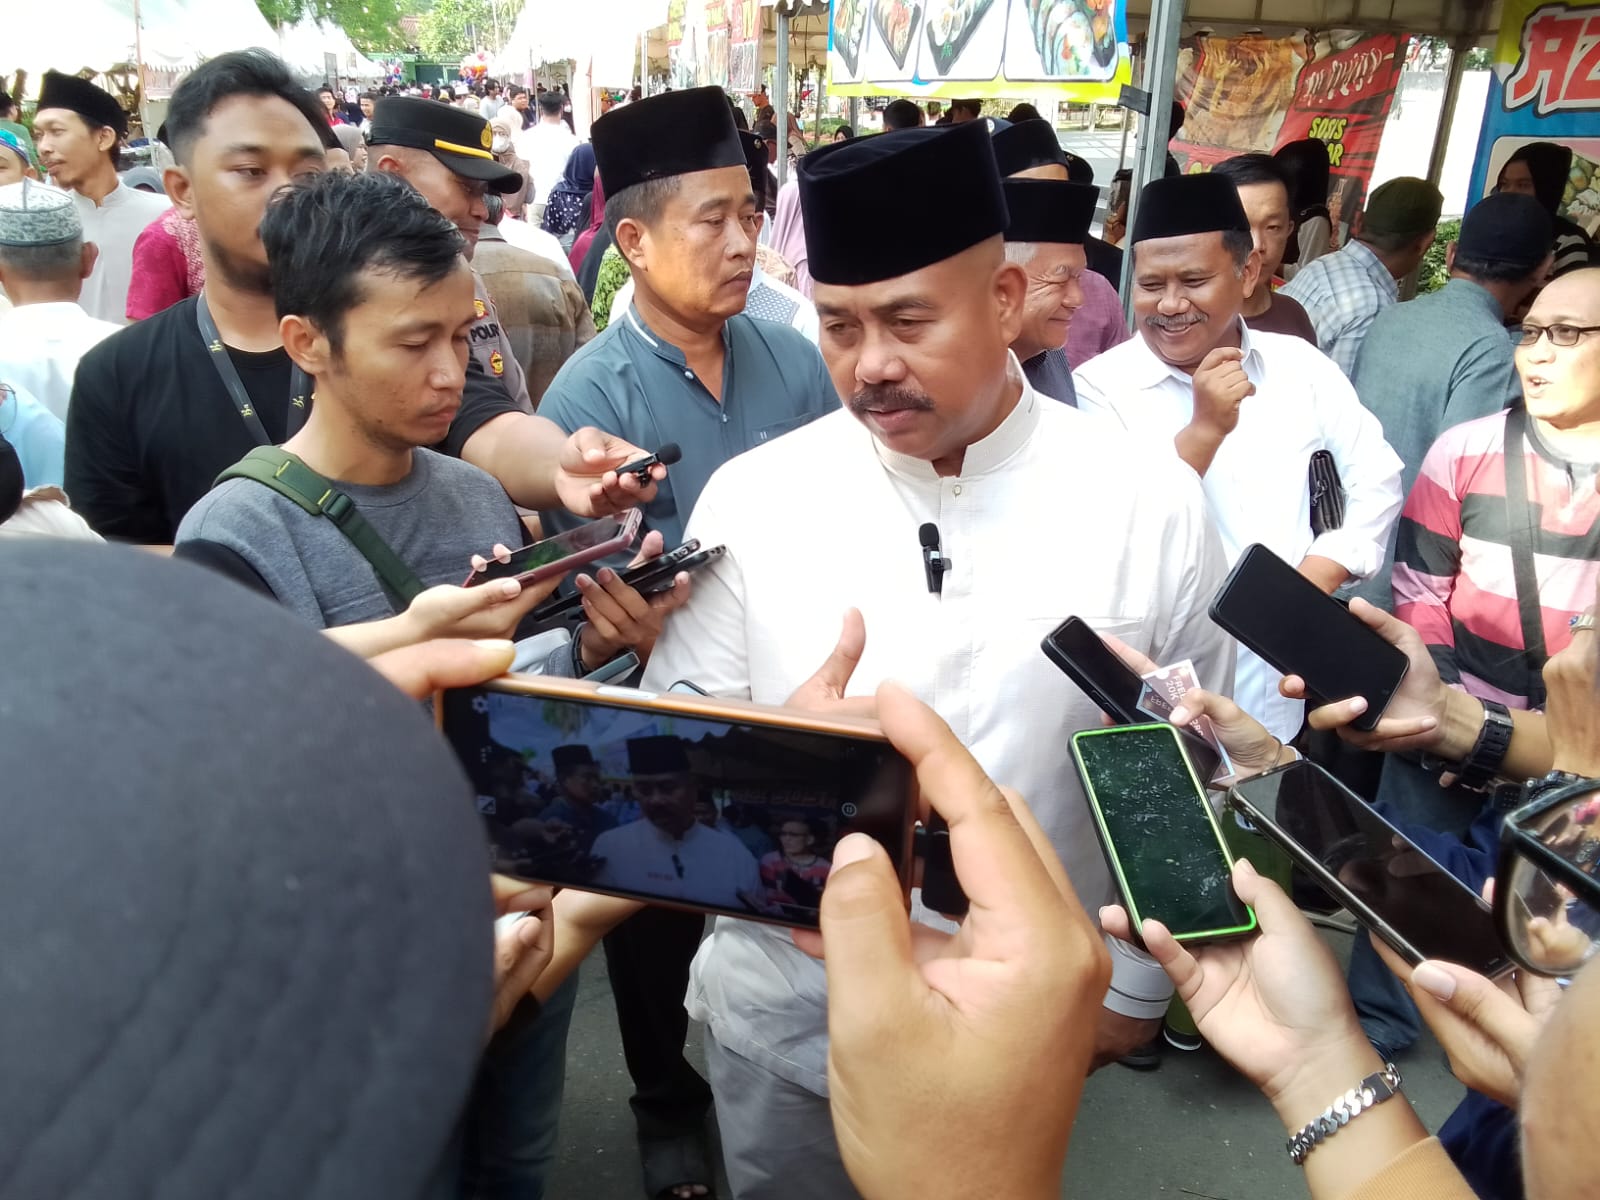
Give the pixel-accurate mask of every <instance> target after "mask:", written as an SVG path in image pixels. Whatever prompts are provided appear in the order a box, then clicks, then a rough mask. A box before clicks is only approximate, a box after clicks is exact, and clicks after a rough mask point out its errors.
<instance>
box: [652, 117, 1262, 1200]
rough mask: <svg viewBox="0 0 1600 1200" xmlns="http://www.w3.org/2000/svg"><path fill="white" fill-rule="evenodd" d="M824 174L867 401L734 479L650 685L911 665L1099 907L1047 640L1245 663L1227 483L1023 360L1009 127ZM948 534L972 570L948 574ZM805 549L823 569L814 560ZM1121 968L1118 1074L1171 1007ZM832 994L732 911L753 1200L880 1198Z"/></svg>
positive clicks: (814, 197)
mask: <svg viewBox="0 0 1600 1200" xmlns="http://www.w3.org/2000/svg"><path fill="white" fill-rule="evenodd" d="M799 181H800V189H801V196H802V200H803V211H804V214H805V224H806V242H807V246H808V249H809V252H810V263H811V272H812V276H813V278H814V279H815V281H816V290H815V299H816V303H817V309H818V312H819V314H820V315H821V318H822V351H823V354H824V356H825V358H826V360H827V364H828V369H829V372H830V375H831V377H832V383H833V386H834V388H835V389H836V391H837V394H838V395H839V396H841V397H843V399H844V403H845V410H844V411H840V412H836V413H830V414H828V415H827V416H825V417H822V418H820V419H819V420H817V421H815V422H813V423H812V424H810V425H808V426H807V427H806V428H804V429H801V430H798V431H797V432H795V433H792V434H789V435H786V436H785V437H783V438H781V439H778V440H777V441H775V442H773V443H772V444H770V445H764V446H760V447H757V448H756V449H754V450H752V451H750V452H749V453H748V454H745V455H742V456H740V457H739V458H736V459H734V460H733V461H731V462H729V463H728V464H726V465H725V466H724V467H722V468H721V469H720V470H719V471H718V472H717V473H716V474H715V475H714V476H713V477H712V479H711V481H710V483H708V484H707V486H706V489H705V491H704V493H703V494H702V496H701V499H700V503H699V505H698V506H697V507H696V510H695V514H694V517H693V519H692V520H691V522H690V527H689V532H690V534H691V535H692V536H694V537H697V538H699V539H701V541H702V542H704V543H707V544H710V543H711V542H717V543H723V544H726V545H727V547H728V551H727V554H726V555H725V556H724V557H723V559H722V560H721V561H720V562H719V563H717V564H716V565H715V566H713V567H711V568H710V569H709V570H707V571H705V572H702V574H701V576H700V582H699V583H698V584H697V586H696V589H695V596H694V598H693V599H692V600H691V601H690V602H689V604H687V605H686V606H685V607H684V609H683V610H682V611H681V612H679V613H677V614H675V616H674V618H673V620H672V622H670V623H669V624H668V626H667V628H666V629H665V631H664V633H663V636H662V639H661V641H660V642H658V643H657V646H656V650H655V653H654V655H653V656H652V659H651V662H650V665H649V667H648V669H647V672H646V676H645V683H646V686H651V687H654V686H661V687H664V686H666V685H667V684H668V683H670V682H671V681H672V680H674V679H678V678H682V677H685V676H688V677H691V678H693V679H694V680H695V682H696V683H698V684H700V685H701V686H703V687H705V688H706V689H707V690H709V691H710V692H712V693H713V694H715V695H721V696H732V697H748V698H750V699H754V700H757V701H761V702H766V703H779V704H781V703H785V702H789V703H793V704H796V705H801V706H805V705H824V706H832V705H837V704H839V703H840V702H841V701H842V702H843V703H844V704H846V705H848V706H850V707H853V708H856V709H862V708H865V707H866V706H867V705H868V704H869V703H870V702H869V701H868V700H866V697H868V696H870V694H871V693H872V691H873V689H874V688H875V687H876V685H877V684H878V683H879V682H880V681H881V680H883V679H885V678H887V677H890V676H893V677H895V678H896V679H899V680H900V681H902V682H904V683H905V684H907V685H908V686H909V687H910V688H911V689H912V690H913V691H914V692H915V693H916V694H917V695H919V696H920V697H921V698H922V699H924V700H926V701H927V702H929V703H930V704H932V705H933V707H934V708H935V709H937V710H938V711H939V713H940V714H941V715H942V716H943V717H944V718H945V720H946V721H948V722H949V724H950V726H951V728H952V729H953V730H954V732H955V734H956V736H957V737H958V738H959V739H961V741H962V742H964V743H965V744H966V745H968V746H969V747H971V748H972V750H973V753H974V754H975V756H976V757H977V759H978V760H979V761H980V762H982V763H983V764H984V766H985V767H986V769H988V770H989V771H990V772H991V773H993V774H996V775H997V776H999V777H1000V778H1004V779H1006V780H1007V781H1008V782H1009V783H1011V784H1012V785H1013V786H1016V787H1017V788H1018V789H1019V790H1020V791H1022V792H1023V793H1024V794H1026V795H1027V796H1028V797H1029V798H1030V801H1031V802H1032V803H1033V805H1034V808H1035V811H1036V812H1037V814H1038V816H1039V820H1040V824H1041V825H1042V826H1043V828H1044V831H1045V833H1046V834H1047V835H1048V836H1049V838H1050V841H1051V843H1052V844H1053V846H1054V848H1055V850H1056V851H1057V853H1059V854H1060V855H1061V857H1062V860H1063V862H1064V863H1065V864H1066V866H1067V869H1068V874H1069V875H1070V876H1071V878H1072V881H1073V883H1074V885H1075V886H1076V888H1077V890H1078V893H1079V896H1080V897H1081V898H1082V899H1083V900H1085V901H1086V902H1089V903H1097V902H1098V901H1100V900H1101V899H1102V898H1104V897H1107V896H1109V895H1110V877H1109V874H1108V871H1107V868H1106V864H1105V859H1104V856H1103V855H1102V854H1101V851H1100V848H1099V845H1098V843H1097V842H1096V840H1095V835H1094V833H1093V830H1092V826H1091V824H1090V820H1089V817H1088V811H1087V807H1086V805H1085V802H1084V798H1083V794H1082V790H1081V788H1080V787H1079V785H1078V783H1077V781H1076V779H1075V778H1074V777H1073V771H1072V769H1071V765H1070V760H1069V758H1068V751H1067V746H1068V741H1069V738H1070V735H1071V734H1072V733H1073V732H1074V731H1076V730H1078V729H1083V728H1090V727H1097V726H1098V725H1099V724H1100V714H1099V710H1098V709H1097V708H1096V707H1095V705H1094V704H1093V702H1091V701H1090V700H1089V698H1088V697H1087V696H1085V695H1084V694H1083V693H1082V692H1080V691H1079V690H1078V689H1076V688H1075V687H1074V686H1073V685H1072V684H1071V683H1070V682H1069V681H1068V680H1067V679H1066V677H1065V676H1063V675H1062V674H1061V673H1060V672H1059V671H1057V670H1056V669H1055V667H1054V666H1052V665H1051V663H1050V662H1049V660H1047V659H1046V658H1045V657H1044V655H1043V654H1042V653H1041V652H1040V650H1039V642H1040V639H1041V638H1042V637H1043V636H1044V634H1046V633H1048V632H1049V631H1050V630H1051V629H1052V628H1054V626H1055V625H1056V624H1058V623H1059V622H1060V620H1061V618H1062V617H1064V616H1066V615H1069V614H1072V613H1077V614H1080V615H1083V616H1085V617H1087V618H1089V619H1090V620H1091V622H1092V624H1093V625H1094V627H1095V628H1096V629H1097V630H1099V631H1100V632H1103V633H1112V634H1115V635H1116V636H1117V637H1119V638H1121V639H1122V640H1123V641H1124V642H1126V643H1129V644H1131V645H1137V646H1139V647H1140V648H1141V649H1142V650H1144V651H1145V652H1147V653H1149V654H1150V655H1151V656H1152V657H1154V658H1156V659H1157V660H1158V661H1161V662H1170V661H1173V660H1175V659H1179V658H1189V659H1192V660H1193V661H1194V663H1195V667H1196V669H1197V671H1198V672H1199V674H1200V676H1201V678H1203V679H1222V680H1226V679H1227V678H1228V677H1229V676H1230V675H1231V672H1232V652H1231V649H1230V643H1229V641H1228V639H1227V637H1226V636H1225V635H1224V634H1223V633H1222V631H1221V630H1219V629H1218V628H1217V627H1216V626H1215V625H1213V624H1212V623H1211V622H1210V621H1209V620H1208V619H1207V618H1206V613H1205V608H1206V604H1207V603H1208V602H1209V600H1210V598H1211V596H1212V594H1213V593H1214V592H1215V590H1216V588H1217V585H1218V584H1219V583H1220V582H1221V579H1222V574H1223V570H1224V567H1223V560H1222V555H1221V550H1220V547H1219V546H1218V543H1217V540H1216V537H1215V534H1214V533H1213V532H1212V530H1211V527H1210V523H1209V521H1208V520H1207V517H1206V513H1205V504H1204V499H1203V497H1202V496H1201V494H1200V490H1199V487H1198V485H1197V484H1196V482H1195V480H1194V478H1193V477H1192V475H1191V474H1190V473H1189V472H1187V471H1185V470H1183V469H1182V467H1181V466H1180V464H1179V462H1178V459H1177V458H1176V456H1175V455H1173V454H1172V452H1171V451H1170V450H1168V449H1166V448H1165V447H1153V446H1150V445H1148V444H1143V443H1140V442H1137V441H1135V440H1134V439H1131V438H1129V437H1127V436H1126V435H1125V434H1123V433H1122V432H1121V431H1119V430H1117V429H1115V428H1114V427H1111V426H1109V425H1108V424H1107V423H1105V422H1102V421H1099V420H1096V419H1092V418H1089V417H1086V416H1084V415H1082V414H1080V413H1079V412H1077V411H1076V410H1074V409H1072V408H1069V407H1068V406H1067V405H1065V404H1060V403H1057V402H1055V401H1053V400H1050V399H1047V398H1045V397H1043V396H1041V395H1040V394H1039V393H1038V392H1036V391H1034V389H1033V387H1032V386H1031V385H1030V384H1029V383H1028V380H1027V377H1026V375H1025V374H1024V373H1023V371H1022V369H1021V366H1020V364H1019V363H1018V362H1017V359H1016V356H1015V355H1014V354H1012V353H1011V351H1010V347H1011V345H1012V343H1013V342H1015V341H1016V339H1017V337H1018V334H1019V332H1020V328H1021V324H1022V320H1023V308H1024V302H1025V294H1026V290H1027V278H1026V274H1025V272H1024V271H1023V270H1022V269H1021V268H1020V267H1018V266H1017V265H1016V264H1015V263H1010V262H1007V261H1006V256H1005V245H1004V240H1003V234H1004V232H1005V230H1006V225H1007V212H1006V205H1005V200H1004V198H1003V193H1002V187H1001V180H1000V175H999V171H998V168H997V166H996V163H995V157H994V153H993V150H992V149H991V147H990V142H989V133H988V129H987V127H986V126H985V125H984V124H983V123H982V122H971V123H968V124H966V125H965V126H955V127H951V128H947V129H909V130H902V131H898V132H894V133H889V134H884V135H882V136H880V137H874V138H864V139H859V140H855V141H849V142H842V143H839V144H837V145H835V146H830V147H828V148H825V149H823V150H819V151H815V152H813V153H812V154H810V155H808V156H807V157H806V158H805V159H803V160H802V161H801V163H800V166H799ZM919 192H926V193H928V194H934V193H938V194H940V195H942V196H944V197H945V199H946V200H947V203H945V204H941V205H940V207H939V210H938V212H937V213H934V212H933V211H932V210H929V211H928V212H927V213H925V214H922V215H918V212H917V211H916V210H907V209H905V208H904V206H903V205H900V204H899V203H898V202H897V198H898V197H903V196H905V195H908V194H917V193H919ZM819 472H825V473H826V474H825V478H823V477H822V476H820V475H819ZM1130 480H1133V481H1134V482H1132V483H1130ZM802 497H803V502H802V501H801V500H800V499H798V498H802ZM1060 514H1070V515H1071V517H1072V520H1071V532H1070V534H1067V535H1065V536H1063V537H1062V538H1061V539H1060V540H1059V541H1058V540H1057V539H1055V538H1053V537H1049V536H1045V530H1047V529H1048V528H1049V525H1048V521H1049V520H1050V518H1052V517H1058V515H1060ZM924 526H930V527H931V532H932V534H933V535H934V536H933V539H932V540H934V541H936V542H938V543H939V553H940V554H941V556H942V557H947V558H948V559H949V564H950V566H949V569H948V570H946V571H945V572H943V573H942V575H939V576H938V577H937V586H935V582H934V580H933V579H931V578H930V576H929V575H928V574H925V572H924V557H923V551H924V544H925V543H924V541H923V537H922V531H923V527H924ZM1041 536H1044V540H1041ZM799 547H805V548H810V552H811V553H813V554H815V555H816V556H818V561H825V562H826V569H816V570H805V571H797V560H796V553H797V548H799ZM856 609H859V614H864V616H865V630H863V628H862V616H861V615H859V614H858V613H857V612H856V611H853V610H856ZM846 610H852V611H850V612H849V613H848V615H847V617H846V627H845V636H844V637H843V638H838V625H837V624H836V622H837V619H838V618H837V614H839V613H843V612H846ZM836 639H837V641H838V644H837V645H835V641H836ZM830 647H832V648H833V654H832V656H831V657H830V656H829V653H828V652H829V648H830ZM824 659H827V665H826V666H825V667H824V668H823V670H822V671H818V670H817V664H818V663H819V662H823V661H824ZM846 693H848V694H849V696H850V697H851V699H849V700H845V699H844V697H845V695H846ZM1024 698H1025V699H1024ZM919 911H921V912H922V913H923V915H924V916H927V914H926V910H920V909H919ZM1113 958H1114V960H1115V970H1114V976H1113V982H1112V985H1111V991H1110V992H1109V993H1107V994H1106V996H1105V1008H1103V1009H1102V1010H1101V1013H1100V1016H1099V1020H1098V1030H1097V1038H1096V1042H1097V1047H1096V1048H1097V1051H1098V1057H1099V1060H1100V1061H1102V1062H1105V1061H1109V1060H1111V1059H1115V1058H1117V1057H1119V1056H1121V1055H1122V1054H1125V1053H1127V1052H1128V1051H1130V1050H1132V1049H1133V1048H1134V1047H1136V1046H1139V1045H1141V1044H1143V1043H1144V1042H1146V1041H1148V1040H1149V1039H1151V1038H1152V1037H1154V1036H1155V1033H1156V1030H1157V1028H1158V1027H1159V1019H1160V1016H1161V1014H1162V1013H1163V1012H1165V1010H1166V1007H1167V1002H1168V998H1169V996H1170V986H1169V985H1168V984H1167V983H1166V982H1165V979H1164V977H1162V975H1161V972H1160V969H1159V968H1158V967H1157V966H1156V965H1155V964H1154V963H1153V962H1152V961H1151V960H1149V959H1148V958H1145V957H1143V956H1141V955H1139V954H1137V953H1135V952H1132V951H1131V950H1130V949H1129V948H1127V947H1121V946H1119V947H1117V948H1114V950H1113ZM826 1000H827V993H826V986H825V981H824V972H823V968H822V966H821V965H820V964H819V963H817V962H816V961H815V960H813V959H810V958H808V957H807V956H806V955H804V954H802V953H801V952H800V951H799V950H798V949H796V947H795V946H794V944H793V942H792V941H791V939H790V938H789V936H788V935H787V934H786V933H784V932H783V931H781V930H773V929H770V928H767V927H763V926H757V925H754V924H752V923H749V922H742V921H734V920H719V921H718V922H717V925H716V929H715V931H714V932H713V933H712V935H711V936H710V937H709V938H708V939H707V940H706V942H705V943H704V945H703V946H702V947H701V949H700V952H699V954H698V955H697V957H696V959H695V966H694V974H693V979H692V983H691V989H690V994H689V1010H690V1012H691V1014H692V1015H693V1016H694V1017H696V1018H697V1019H699V1020H704V1021H707V1022H708V1023H709V1025H710V1037H709V1038H708V1039H707V1043H706V1048H707V1057H708V1060H709V1062H710V1064H711V1076H712V1086H713V1088H714V1090H715V1092H716V1093H717V1096H718V1099H719V1101H722V1103H719V1105H718V1112H717V1116H718V1126H719V1128H720V1130H721V1132H722V1145H723V1151H724V1156H725V1159H726V1163H727V1168H728V1176H729V1179H730V1180H731V1181H732V1183H733V1188H734V1193H735V1195H736V1196H737V1197H739V1198H740V1200H768V1198H778V1197H781V1198H782V1200H810V1198H812V1197H816V1198H818V1200H822V1198H827V1200H837V1198H840V1197H850V1196H854V1195H855V1194H856V1193H855V1190H854V1188H853V1187H852V1185H851V1183H850V1181H849V1179H848V1177H847V1176H846V1174H845V1172H844V1169H843V1167H842V1166H841V1165H840V1161H839V1157H838V1150H837V1146H836V1143H835V1141H834V1133H833V1126H832V1123H831V1121H830V1119H829V1113H828V1104H827V1100H826V1099H825V1097H826V1095H827V1091H828V1039H827V1028H828V1022H827V1016H826V1011H825V1008H826ZM774 1130H782V1133H781V1135H778V1136H775V1135H774V1132H773V1131H774Z"/></svg>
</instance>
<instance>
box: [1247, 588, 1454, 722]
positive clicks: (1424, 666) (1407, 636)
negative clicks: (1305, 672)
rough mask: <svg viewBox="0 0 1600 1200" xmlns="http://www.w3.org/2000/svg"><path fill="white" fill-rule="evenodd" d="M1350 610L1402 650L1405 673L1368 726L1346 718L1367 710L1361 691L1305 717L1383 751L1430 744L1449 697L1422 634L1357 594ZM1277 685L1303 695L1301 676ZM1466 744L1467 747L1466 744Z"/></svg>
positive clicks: (1294, 697)
mask: <svg viewBox="0 0 1600 1200" xmlns="http://www.w3.org/2000/svg"><path fill="white" fill-rule="evenodd" d="M1350 612H1351V614H1352V615H1353V616H1355V617H1356V618H1357V619H1359V620H1360V621H1361V623H1362V624H1363V625H1365V626H1366V627H1367V628H1368V629H1371V630H1372V631H1373V632H1374V633H1376V634H1378V635H1379V636H1380V637H1382V638H1383V640H1384V641H1386V642H1388V643H1389V644H1390V645H1391V646H1394V647H1395V648H1396V649H1398V650H1400V651H1401V652H1402V653H1403V654H1404V655H1405V656H1406V662H1407V664H1408V669H1407V670H1406V673H1405V677H1404V678H1403V679H1402V680H1401V681H1400V685H1399V687H1398V688H1396V689H1395V692H1394V695H1393V696H1391V697H1390V698H1389V703H1388V706H1387V707H1386V708H1385V709H1384V710H1383V716H1382V717H1381V718H1380V719H1379V721H1378V723H1377V725H1376V726H1374V727H1373V728H1372V729H1371V730H1369V731H1363V730H1360V729H1356V728H1354V727H1353V726H1352V724H1351V722H1353V721H1355V720H1357V719H1358V718H1359V717H1361V716H1362V715H1363V714H1364V713H1365V712H1366V711H1367V701H1366V698H1365V697H1362V696H1351V697H1348V698H1346V699H1344V700H1337V701H1334V702H1333V703H1331V704H1323V705H1321V706H1319V707H1317V708H1313V709H1311V710H1310V711H1309V712H1308V713H1307V714H1306V720H1307V721H1308V722H1309V723H1310V725H1311V728H1313V729H1317V730H1325V729H1336V730H1338V731H1339V736H1340V737H1341V738H1343V739H1344V740H1345V741H1347V742H1349V743H1350V744H1351V745H1352V746H1356V747H1358V748H1360V749H1362V750H1379V751H1383V752H1384V753H1395V752H1398V751H1401V750H1436V749H1437V748H1438V746H1439V740H1440V736H1441V731H1442V728H1443V725H1444V718H1445V712H1446V708H1447V706H1448V704H1449V702H1450V697H1449V692H1450V689H1449V688H1447V687H1445V685H1444V682H1443V681H1442V680H1441V679H1440V678H1439V668H1438V667H1437V666H1436V665H1435V664H1434V661H1433V656H1432V655H1431V654H1429V653H1428V647H1427V646H1426V645H1425V644H1424V643H1423V641H1422V635H1421V634H1419V633H1418V632H1417V631H1416V630H1415V629H1413V628H1412V627H1411V626H1409V625H1407V624H1406V623H1405V622H1404V621H1402V620H1400V619H1399V618H1398V617H1395V616H1392V615H1390V614H1389V613H1386V612H1384V611H1383V610H1382V609H1381V608H1379V607H1378V606H1377V605H1375V604H1369V603H1368V602H1367V601H1365V600H1362V599H1360V598H1359V597H1358V598H1357V599H1354V600H1352V601H1350ZM1278 691H1279V692H1280V693H1282V694H1283V695H1284V696H1287V697H1289V698H1290V699H1291V700H1305V699H1307V695H1306V683H1305V680H1304V679H1302V678H1300V676H1298V675H1286V676H1284V678H1283V679H1282V680H1281V681H1280V682H1279V684H1278ZM1466 749H1467V750H1470V749H1471V746H1470V744H1469V745H1468V746H1467V748H1466ZM1462 753H1463V754H1465V753H1466V751H1465V750H1464V751H1463V752H1462Z"/></svg>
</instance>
